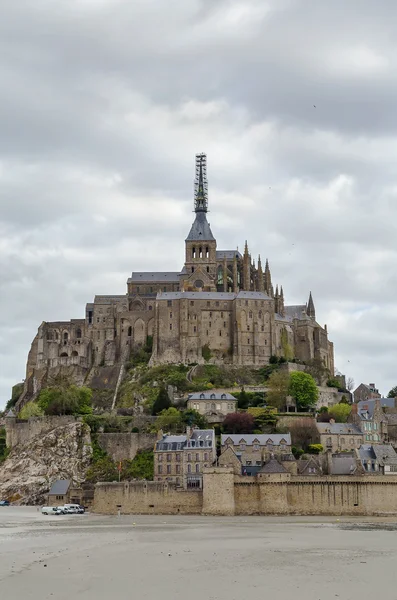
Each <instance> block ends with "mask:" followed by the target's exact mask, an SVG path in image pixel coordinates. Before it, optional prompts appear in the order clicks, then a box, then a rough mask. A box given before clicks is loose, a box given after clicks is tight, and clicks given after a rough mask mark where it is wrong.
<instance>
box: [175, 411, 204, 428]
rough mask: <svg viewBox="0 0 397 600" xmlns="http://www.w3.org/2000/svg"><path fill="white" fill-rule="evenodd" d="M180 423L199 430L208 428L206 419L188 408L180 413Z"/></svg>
mask: <svg viewBox="0 0 397 600" xmlns="http://www.w3.org/2000/svg"><path fill="white" fill-rule="evenodd" d="M181 417H182V421H183V423H185V424H186V425H190V427H193V426H196V427H198V428H199V429H206V428H207V427H208V423H207V419H206V418H205V417H204V416H203V415H201V414H200V413H199V412H198V411H197V410H194V409H193V408H189V409H188V410H185V411H184V412H183V413H181Z"/></svg>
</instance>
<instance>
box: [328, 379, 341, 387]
mask: <svg viewBox="0 0 397 600" xmlns="http://www.w3.org/2000/svg"><path fill="white" fill-rule="evenodd" d="M327 386H328V387H334V388H339V387H340V382H339V381H338V379H336V377H330V378H329V379H327Z"/></svg>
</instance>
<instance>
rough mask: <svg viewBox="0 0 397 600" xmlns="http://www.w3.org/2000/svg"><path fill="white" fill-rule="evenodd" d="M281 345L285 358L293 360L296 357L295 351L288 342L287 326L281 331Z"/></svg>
mask: <svg viewBox="0 0 397 600" xmlns="http://www.w3.org/2000/svg"><path fill="white" fill-rule="evenodd" d="M281 347H282V349H283V358H285V360H286V361H289V360H292V359H293V358H294V352H293V350H292V348H291V346H290V344H289V343H288V333H287V331H286V329H285V328H283V329H282V331H281Z"/></svg>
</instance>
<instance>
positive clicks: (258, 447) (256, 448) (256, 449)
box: [253, 444, 260, 452]
mask: <svg viewBox="0 0 397 600" xmlns="http://www.w3.org/2000/svg"><path fill="white" fill-rule="evenodd" d="M253 448H254V450H255V452H257V451H258V450H260V446H259V444H254V446H253Z"/></svg>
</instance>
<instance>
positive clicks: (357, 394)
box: [353, 383, 381, 403]
mask: <svg viewBox="0 0 397 600" xmlns="http://www.w3.org/2000/svg"><path fill="white" fill-rule="evenodd" d="M353 395H354V402H356V403H357V402H361V401H363V400H372V399H374V398H380V397H381V395H380V393H379V390H378V389H377V388H376V387H375V384H374V383H369V384H368V385H367V384H366V383H360V385H359V386H358V387H357V388H356V389H355V390H354V392H353Z"/></svg>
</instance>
